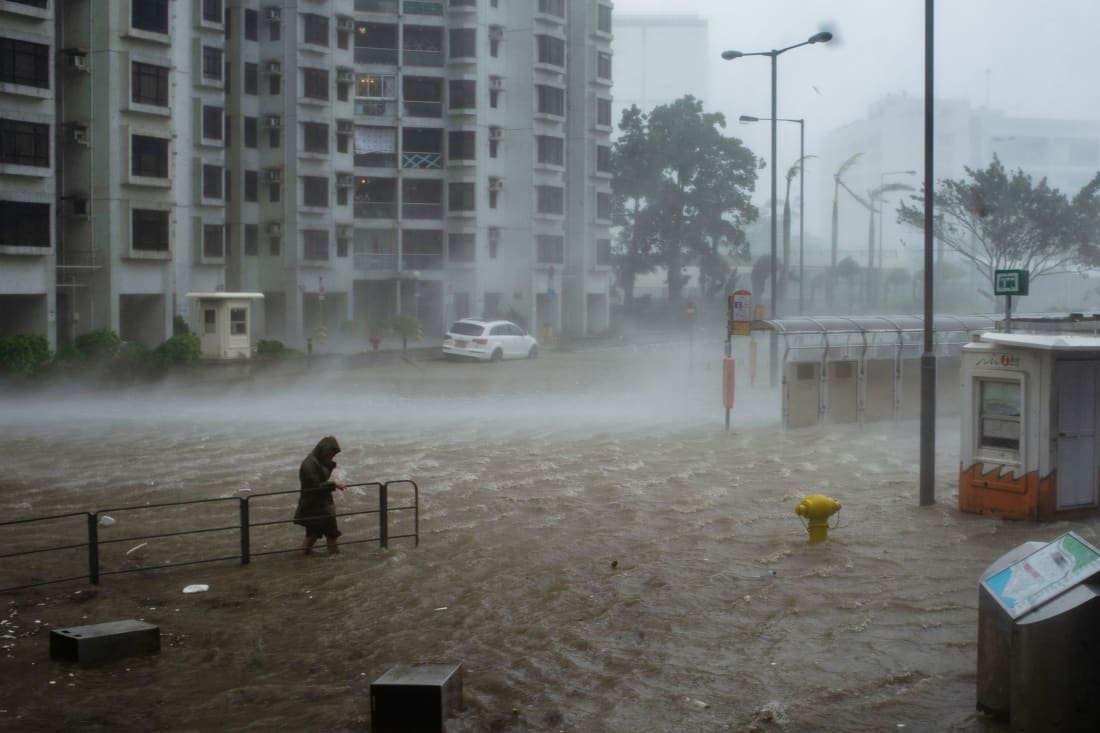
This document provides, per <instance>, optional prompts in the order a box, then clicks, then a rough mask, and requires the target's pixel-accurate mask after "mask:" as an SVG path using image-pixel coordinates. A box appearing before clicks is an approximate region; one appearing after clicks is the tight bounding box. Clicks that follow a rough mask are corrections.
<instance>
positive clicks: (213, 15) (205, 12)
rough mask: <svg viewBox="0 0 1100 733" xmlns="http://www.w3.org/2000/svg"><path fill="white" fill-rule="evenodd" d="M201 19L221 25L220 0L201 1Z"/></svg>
mask: <svg viewBox="0 0 1100 733" xmlns="http://www.w3.org/2000/svg"><path fill="white" fill-rule="evenodd" d="M202 19H203V20H205V21H208V22H210V23H221V22H222V0H202Z"/></svg>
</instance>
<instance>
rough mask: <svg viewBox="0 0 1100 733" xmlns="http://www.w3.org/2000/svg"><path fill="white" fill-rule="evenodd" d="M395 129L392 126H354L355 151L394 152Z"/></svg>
mask: <svg viewBox="0 0 1100 733" xmlns="http://www.w3.org/2000/svg"><path fill="white" fill-rule="evenodd" d="M396 152H397V131H396V130H394V129H393V128H392V127H362V126H359V127H356V128H355V153H356V155H365V154H369V153H396Z"/></svg>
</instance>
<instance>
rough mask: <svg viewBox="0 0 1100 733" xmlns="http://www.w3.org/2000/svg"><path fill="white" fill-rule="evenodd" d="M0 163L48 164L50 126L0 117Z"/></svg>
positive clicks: (41, 165)
mask: <svg viewBox="0 0 1100 733" xmlns="http://www.w3.org/2000/svg"><path fill="white" fill-rule="evenodd" d="M0 163H10V164H12V165H33V166H37V167H40V168H48V167H49V166H50V126H49V125H42V124H38V123H37V122H22V121H20V120H5V119H0Z"/></svg>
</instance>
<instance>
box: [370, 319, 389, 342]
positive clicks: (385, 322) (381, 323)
mask: <svg viewBox="0 0 1100 733" xmlns="http://www.w3.org/2000/svg"><path fill="white" fill-rule="evenodd" d="M391 329H392V325H391V324H390V319H388V318H383V317H381V316H372V317H370V318H368V319H367V336H368V337H375V336H377V337H378V338H382V337H383V336H385V335H386V334H387V333H389V332H390V330H391Z"/></svg>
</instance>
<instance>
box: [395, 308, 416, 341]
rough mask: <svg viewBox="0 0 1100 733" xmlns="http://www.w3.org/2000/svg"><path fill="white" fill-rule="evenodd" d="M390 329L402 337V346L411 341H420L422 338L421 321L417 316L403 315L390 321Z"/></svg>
mask: <svg viewBox="0 0 1100 733" xmlns="http://www.w3.org/2000/svg"><path fill="white" fill-rule="evenodd" d="M390 328H392V329H393V332H394V333H395V334H396V335H398V336H400V337H401V342H402V345H404V344H405V343H406V342H407V341H408V340H409V339H418V338H420V336H421V330H420V321H418V320H417V319H416V317H415V316H410V315H408V314H407V313H403V314H401V315H399V316H394V317H393V318H391V319H390Z"/></svg>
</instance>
